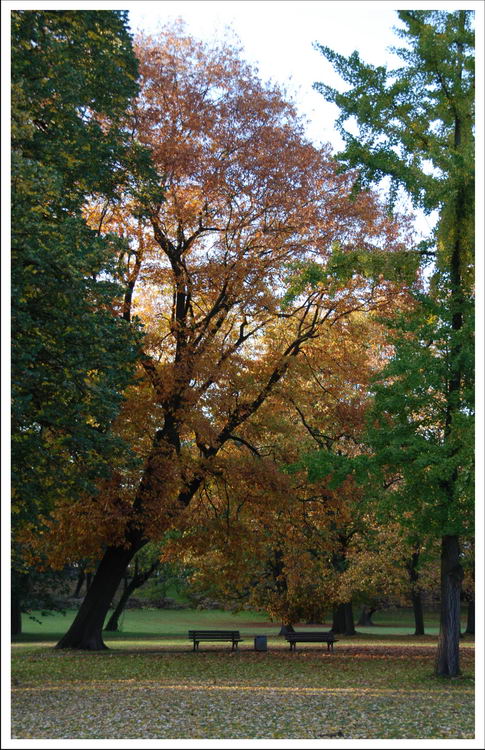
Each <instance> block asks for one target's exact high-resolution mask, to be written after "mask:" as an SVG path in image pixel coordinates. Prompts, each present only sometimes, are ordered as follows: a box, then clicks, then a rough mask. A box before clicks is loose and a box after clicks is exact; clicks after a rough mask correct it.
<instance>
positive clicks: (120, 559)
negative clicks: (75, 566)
mask: <svg viewBox="0 0 485 750" xmlns="http://www.w3.org/2000/svg"><path fill="white" fill-rule="evenodd" d="M141 546H143V545H142V544H141V543H138V544H136V543H132V545H131V546H130V547H127V548H124V547H108V549H107V550H106V552H105V554H104V557H103V559H102V560H101V562H100V564H99V566H98V569H97V571H96V575H95V576H94V578H93V581H92V583H91V586H90V587H89V590H88V592H87V594H86V597H85V599H84V601H83V603H82V604H81V607H80V608H79V612H78V613H77V615H76V617H75V619H74V622H73V623H72V625H71V627H70V628H69V630H68V631H67V633H66V634H65V635H64V636H63V637H62V638H61V640H60V641H59V643H58V644H57V646H56V648H80V649H86V650H89V651H101V650H102V649H106V648H107V646H106V645H105V643H104V641H103V637H102V629H103V624H104V620H105V617H106V614H107V612H108V609H109V605H110V603H111V601H112V599H113V596H114V595H115V593H116V590H117V588H118V586H119V585H120V582H121V580H122V578H123V575H124V574H125V570H126V567H127V565H128V563H129V562H130V560H131V559H132V557H133V555H135V553H136V552H138V550H139V549H141Z"/></svg>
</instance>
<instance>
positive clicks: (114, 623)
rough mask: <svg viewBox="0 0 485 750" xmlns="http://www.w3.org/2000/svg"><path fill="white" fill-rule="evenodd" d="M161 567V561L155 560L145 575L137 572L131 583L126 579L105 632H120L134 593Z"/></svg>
mask: <svg viewBox="0 0 485 750" xmlns="http://www.w3.org/2000/svg"><path fill="white" fill-rule="evenodd" d="M136 562H137V561H136V560H135V566H136V567H135V571H137V570H138V566H137V565H136ZM159 567H160V560H158V559H157V560H154V562H153V563H152V564H151V566H150V568H149V569H148V570H146V571H145V572H144V573H138V572H135V575H134V576H133V578H132V579H131V581H130V582H129V583H128V579H127V578H125V586H124V590H123V594H122V595H121V597H120V600H119V602H118V604H117V605H116V607H115V610H114V612H113V614H112V615H111V617H110V618H109V620H108V622H107V623H106V626H105V628H104V630H105V632H109V633H113V632H116V631H117V630H118V620H119V618H120V616H121V614H122V612H123V610H124V608H125V607H126V603H127V601H128V599H129V598H130V596H131V595H132V593H133V592H134V591H135V590H136V589H139V588H140V586H143V584H144V583H146V581H148V579H149V578H150V577H151V576H152V575H153V573H154V572H155V571H156V570H157V568H159Z"/></svg>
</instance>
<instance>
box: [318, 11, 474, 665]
mask: <svg viewBox="0 0 485 750" xmlns="http://www.w3.org/2000/svg"><path fill="white" fill-rule="evenodd" d="M398 15H399V19H400V20H401V22H402V24H403V26H402V27H401V28H400V29H398V30H397V33H398V35H399V36H400V37H401V38H402V39H403V40H404V46H403V47H402V48H399V49H397V50H394V51H395V52H396V53H397V54H398V55H399V56H400V57H401V59H402V61H403V65H402V67H400V68H398V69H396V70H387V69H386V68H385V67H373V66H371V65H367V64H365V63H364V62H362V61H361V60H360V58H359V55H358V53H357V52H354V53H353V54H352V55H351V56H350V57H349V58H345V57H343V56H341V55H339V54H337V53H336V52H333V51H332V50H330V49H329V48H328V47H323V46H321V45H317V46H318V49H319V50H320V51H321V52H322V54H323V55H324V56H325V57H326V58H327V59H328V60H329V61H330V62H331V63H332V64H333V65H334V67H335V69H336V70H337V72H338V73H339V74H340V75H341V76H342V78H343V79H344V80H345V81H346V83H347V84H348V85H349V88H348V90H347V91H345V92H344V93H339V92H338V91H336V90H335V89H332V88H330V87H329V86H326V85H324V84H322V83H316V84H315V88H316V89H317V90H318V91H320V92H321V93H322V94H323V95H324V96H325V98H327V99H328V100H330V101H332V102H334V103H335V104H337V105H338V106H339V108H340V110H341V115H340V117H339V119H338V121H337V126H338V128H339V131H340V133H341V135H342V137H343V139H344V142H345V148H344V150H343V152H342V153H341V154H340V155H339V158H340V159H341V161H342V164H343V168H348V167H356V168H358V174H359V177H358V180H357V182H356V185H355V187H356V189H357V190H358V189H359V188H360V187H362V186H365V185H368V184H371V183H373V182H380V181H381V180H382V178H384V177H388V178H390V184H391V199H393V198H395V196H396V193H397V189H398V188H399V187H401V188H404V189H405V191H406V192H407V194H408V195H409V196H410V197H411V199H412V200H413V202H414V205H415V206H417V207H422V208H423V209H424V210H425V212H431V211H433V210H436V211H437V212H438V216H439V218H438V222H437V226H436V230H435V236H434V245H433V243H428V245H427V246H426V244H423V245H421V247H420V248H419V250H420V252H421V253H422V256H423V258H427V257H428V256H431V257H432V258H433V259H434V267H433V276H432V280H431V283H430V287H429V291H428V293H427V295H426V296H425V297H423V296H419V295H418V297H417V299H416V312H415V314H414V315H413V317H412V320H411V321H404V322H402V325H401V334H402V335H401V336H398V337H397V339H396V338H394V340H393V343H394V345H395V347H396V354H395V357H394V359H393V362H392V363H391V364H390V366H389V368H388V370H387V371H386V374H385V377H388V380H387V381H384V383H383V385H382V386H380V387H379V389H378V391H379V393H378V398H379V404H380V407H381V409H382V414H381V416H382V419H381V427H382V429H383V432H382V433H381V438H378V437H377V433H376V432H375V431H374V433H373V438H372V441H373V443H374V447H375V448H376V449H379V450H382V451H383V453H381V454H380V456H381V460H383V456H384V455H386V456H387V459H386V460H387V461H388V468H389V470H390V469H391V467H393V468H394V469H398V470H400V472H401V481H402V482H404V486H403V487H401V488H400V490H399V492H396V493H392V495H389V497H391V496H392V498H393V499H396V500H397V498H398V497H401V498H402V497H404V496H406V497H407V505H406V507H407V510H408V511H409V512H410V513H411V515H413V516H414V517H415V520H416V523H418V517H419V523H421V522H423V521H424V516H427V517H428V519H429V522H430V523H431V522H432V524H433V528H434V529H435V532H436V533H439V534H440V536H441V540H442V541H441V544H442V549H441V626H440V637H439V646H438V655H437V664H436V671H437V674H440V675H446V676H454V675H457V674H458V673H459V634H460V623H459V612H460V606H459V601H460V582H461V577H462V568H461V562H460V547H459V535H460V533H462V531H463V530H464V529H467V531H469V522H470V517H471V512H470V504H471V497H470V494H471V493H470V489H469V473H470V471H471V467H470V461H471V455H470V452H471V448H470V446H471V442H472V412H471V399H470V379H471V372H472V370H473V360H472V355H471V349H472V346H471V337H472V325H473V320H472V309H473V307H472V285H473V253H474V236H473V231H474V130H473V123H474V33H473V28H472V26H473V12H472V11H467V10H460V11H456V12H445V11H399V13H398ZM349 118H351V119H352V121H353V123H354V125H355V124H356V125H357V131H358V132H357V133H356V134H355V132H354V133H352V132H351V131H350V130H349V129H348V127H347V121H348V120H349ZM384 410H385V415H384ZM389 420H390V421H391V424H392V429H391V430H389V424H388V422H389ZM433 420H434V421H433ZM384 431H385V435H384ZM379 440H380V441H381V444H380V446H379ZM400 441H401V442H400ZM402 441H404V445H405V446H406V448H405V449H404V450H403V449H402V445H403V442H402ZM413 488H414V492H413Z"/></svg>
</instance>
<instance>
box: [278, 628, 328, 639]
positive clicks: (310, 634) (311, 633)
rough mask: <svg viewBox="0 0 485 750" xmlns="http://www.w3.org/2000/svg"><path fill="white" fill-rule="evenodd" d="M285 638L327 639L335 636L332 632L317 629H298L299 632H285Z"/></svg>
mask: <svg viewBox="0 0 485 750" xmlns="http://www.w3.org/2000/svg"><path fill="white" fill-rule="evenodd" d="M285 638H286V639H287V640H289V639H293V638H327V639H328V640H335V636H334V634H333V633H332V632H329V631H326V632H323V631H318V630H300V632H295V633H286V635H285Z"/></svg>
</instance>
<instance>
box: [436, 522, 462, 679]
mask: <svg viewBox="0 0 485 750" xmlns="http://www.w3.org/2000/svg"><path fill="white" fill-rule="evenodd" d="M462 579H463V569H462V567H461V564H460V545H459V541H458V536H444V537H443V538H442V540H441V614H440V634H439V639H438V654H437V658H436V674H437V675H442V676H445V677H457V676H458V675H459V674H460V589H461V582H462Z"/></svg>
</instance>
